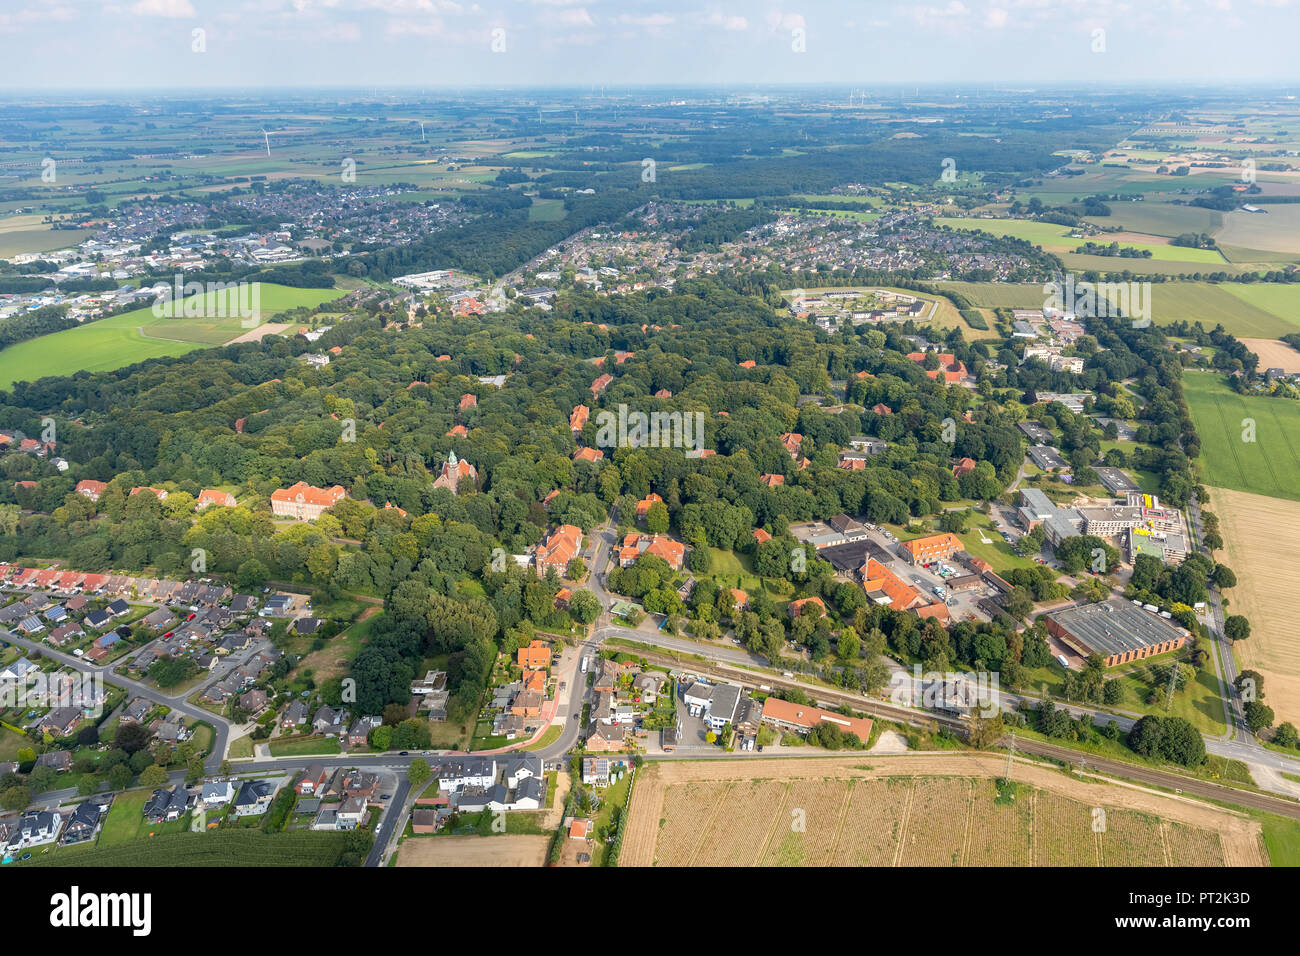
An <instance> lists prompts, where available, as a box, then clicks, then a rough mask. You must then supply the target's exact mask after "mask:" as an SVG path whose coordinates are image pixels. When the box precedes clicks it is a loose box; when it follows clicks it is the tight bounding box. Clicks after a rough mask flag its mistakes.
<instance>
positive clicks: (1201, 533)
mask: <svg viewBox="0 0 1300 956" xmlns="http://www.w3.org/2000/svg"><path fill="white" fill-rule="evenodd" d="M1187 513H1188V515H1189V516H1190V518H1191V522H1192V527H1193V529H1194V530H1195V532H1196V548H1197V550H1198V551H1200V552H1201V553H1202V554H1204V555H1206V556H1207V557H1210V558H1211V559H1213V555H1212V554H1211V553H1210V549H1209V548H1207V547H1205V545H1204V543H1203V542H1204V541H1205V522H1204V519H1203V518H1202V517H1201V503H1200V502H1199V501H1197V499H1196V495H1192V499H1191V501H1189V502H1188V503H1187ZM1209 598H1210V600H1209V605H1210V615H1211V622H1210V633H1212V634H1213V635H1214V648H1213V651H1214V654H1215V656H1216V657H1217V659H1218V662H1219V696H1220V698H1221V699H1222V701H1223V717H1224V722H1225V723H1226V724H1227V725H1228V727H1229V728H1230V730H1229V734H1228V736H1229V737H1234V736H1236V735H1237V733H1238V732H1239V731H1241V732H1244V733H1245V735H1247V736H1250V728H1249V727H1247V726H1246V718H1245V716H1244V715H1243V714H1242V712H1241V701H1240V699H1239V698H1238V696H1237V662H1236V660H1234V659H1233V656H1232V642H1231V641H1230V640H1228V638H1227V636H1226V635H1225V634H1224V633H1223V599H1222V597H1221V595H1220V594H1219V589H1218V588H1217V587H1215V586H1214V585H1213V584H1211V585H1210V586H1209ZM1259 749H1260V750H1264V749H1265V748H1263V747H1260V748H1259ZM1265 752H1268V751H1265Z"/></svg>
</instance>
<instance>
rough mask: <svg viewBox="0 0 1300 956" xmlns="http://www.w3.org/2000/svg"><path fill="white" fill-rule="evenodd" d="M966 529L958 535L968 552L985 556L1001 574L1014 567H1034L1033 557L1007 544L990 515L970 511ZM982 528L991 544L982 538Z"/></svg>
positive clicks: (979, 556) (984, 536)
mask: <svg viewBox="0 0 1300 956" xmlns="http://www.w3.org/2000/svg"><path fill="white" fill-rule="evenodd" d="M966 529H967V530H966V533H965V534H960V535H958V536H957V537H959V538H961V540H962V544H963V545H964V546H965V548H966V552H967V553H968V554H971V555H973V556H975V557H977V558H983V559H984V560H985V561H987V562H988V563H989V564H991V565H993V570H994V571H996V572H998V573H999V574H1001V573H1002V572H1003V571H1009V570H1011V569H1012V568H1032V567H1033V566H1034V562H1033V560H1032V559H1030V558H1026V557H1023V556H1021V555H1019V554H1017V553H1016V550H1015V549H1014V548H1013V547H1011V545H1009V544H1007V542H1006V541H1005V540H1004V539H1003V537H1002V535H1001V534H999V533H998V532H997V531H995V530H994V529H993V519H992V518H990V517H989V516H988V515H986V514H982V513H980V512H978V511H972V512H970V518H969V520H967V522H966ZM981 530H982V531H983V532H984V534H983V538H987V539H988V540H989V541H990V542H991V543H990V544H985V543H984V541H983V540H982V537H981V534H980V531H981Z"/></svg>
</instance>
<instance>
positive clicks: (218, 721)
mask: <svg viewBox="0 0 1300 956" xmlns="http://www.w3.org/2000/svg"><path fill="white" fill-rule="evenodd" d="M0 640H5V641H8V642H9V643H10V644H13V645H15V646H17V647H22V648H24V649H26V650H29V651H39V652H40V653H41V655H42V656H43V657H47V658H50V659H51V660H56V661H58V662H59V663H61V664H66V665H68V666H69V667H71V668H73V669H74V670H76V671H80V672H82V673H92V674H100V675H102V677H103V680H104V683H106V684H113V685H115V686H117V687H123V688H125V689H127V690H129V691H131V692H132V693H134V694H136V695H137V696H139V697H144V698H145V699H146V700H152V701H153V702H154V703H158V704H165V705H166V706H167V707H170V708H171V709H172V710H174V711H177V712H179V713H182V714H184V715H185V716H186V717H189V718H191V719H192V720H196V721H198V720H202V721H206V722H207V723H209V724H211V725H212V727H213V730H214V731H215V733H214V734H213V738H212V751H211V753H209V754H208V757H207V759H206V760H205V761H204V766H205V767H206V768H207V770H208V771H209V772H214V771H215V770H216V769H217V768H218V767H219V766H220V765H221V761H222V760H224V759H225V754H226V749H227V747H228V746H229V743H230V721H228V720H226V718H224V717H220V716H218V715H217V714H214V713H212V712H211V711H207V710H204V709H203V708H202V707H196V706H195V705H194V704H191V703H189V702H188V701H186V699H185V698H186V697H187V696H188V695H189V694H191V693H193V688H191V689H190V690H188V691H185V692H182V693H179V694H175V695H168V694H166V693H164V692H163V691H161V690H159V689H158V688H157V687H154V686H152V685H150V684H144V683H141V682H140V681H137V680H132V679H131V678H129V677H123V676H122V675H120V674H115V673H114V672H113V667H114V665H113V664H102V665H99V666H97V667H95V666H90V665H88V664H87V663H86V662H85V661H84V660H82V659H81V658H79V657H73V656H72V655H71V654H64V653H63V652H62V651H56V650H54V649H53V648H51V647H49V646H48V645H45V644H38V643H36V642H35V641H29V640H27V639H26V638H24V637H19V636H18V635H16V634H13V633H10V632H9V631H3V630H0Z"/></svg>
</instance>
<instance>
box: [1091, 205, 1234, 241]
mask: <svg viewBox="0 0 1300 956" xmlns="http://www.w3.org/2000/svg"><path fill="white" fill-rule="evenodd" d="M1108 205H1109V206H1110V211H1111V214H1110V215H1109V216H1089V217H1088V222H1090V223H1092V224H1093V225H1096V226H1101V227H1103V228H1107V227H1111V226H1123V227H1124V228H1125V229H1127V230H1130V231H1132V232H1146V233H1150V234H1151V235H1153V236H1169V237H1170V238H1172V237H1174V236H1177V235H1179V234H1180V233H1184V232H1195V233H1202V232H1204V233H1209V234H1210V235H1213V234H1214V230H1216V229H1218V228H1219V227H1220V226H1222V225H1223V213H1221V212H1219V211H1218V210H1215V209H1202V208H1201V207H1200V206H1178V205H1174V204H1173V203H1168V202H1154V201H1152V202H1111V203H1108Z"/></svg>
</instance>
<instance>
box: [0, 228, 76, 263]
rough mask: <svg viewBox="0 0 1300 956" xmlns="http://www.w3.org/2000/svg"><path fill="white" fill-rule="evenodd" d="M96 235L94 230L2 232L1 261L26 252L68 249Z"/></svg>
mask: <svg viewBox="0 0 1300 956" xmlns="http://www.w3.org/2000/svg"><path fill="white" fill-rule="evenodd" d="M94 234H95V230H93V229H59V230H54V229H14V230H3V231H0V259H8V258H10V257H12V256H17V255H21V254H22V253H24V252H52V251H54V250H55V249H67V248H68V247H70V246H75V245H76V244H77V243H79V242H81V241H82V240H83V239H88V238H90V237H91V236H93V235H94Z"/></svg>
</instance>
